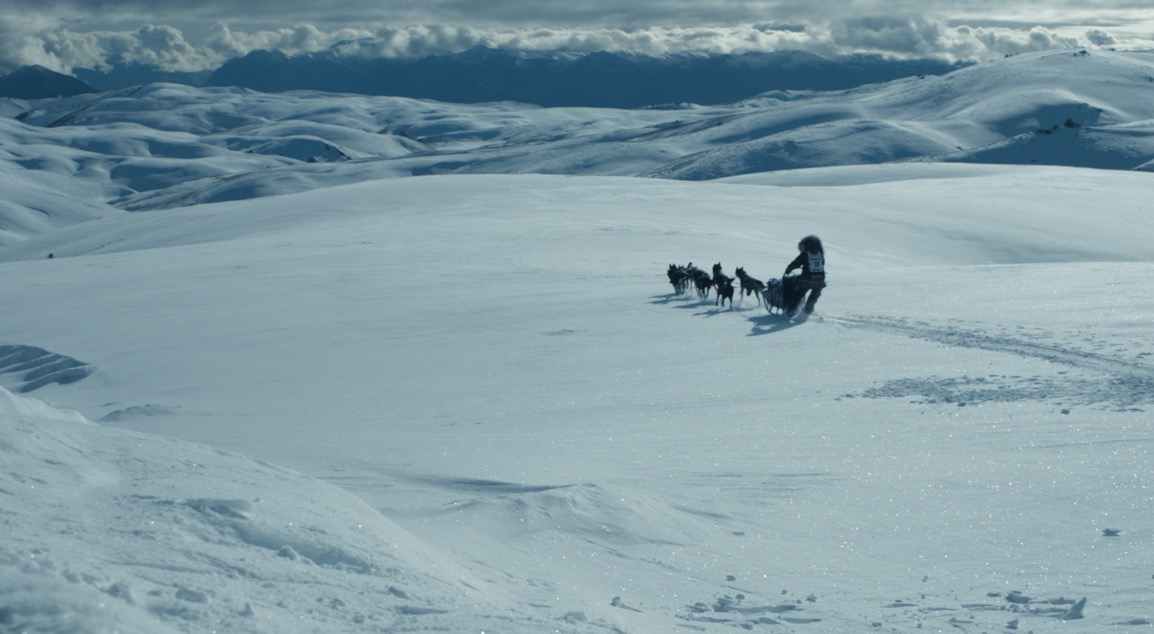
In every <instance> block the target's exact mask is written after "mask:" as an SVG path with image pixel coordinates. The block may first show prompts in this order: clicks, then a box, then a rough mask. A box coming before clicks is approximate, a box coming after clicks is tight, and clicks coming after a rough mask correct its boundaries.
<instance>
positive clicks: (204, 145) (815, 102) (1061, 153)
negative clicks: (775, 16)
mask: <svg viewBox="0 0 1154 634" xmlns="http://www.w3.org/2000/svg"><path fill="white" fill-rule="evenodd" d="M1152 77H1154V61H1152V60H1151V57H1150V56H1149V55H1144V54H1140V53H1114V52H1109V51H1094V52H1086V51H1079V52H1049V53H1038V54H1030V55H1021V56H1018V57H1011V58H1007V59H1004V60H997V61H993V62H988V63H984V64H978V65H975V66H971V67H967V68H964V69H961V70H958V71H954V72H952V73H949V74H947V75H943V76H924V77H915V78H910V79H905V80H899V81H894V82H889V83H885V84H875V85H870V86H864V87H860V88H855V89H851V90H846V91H836V92H809V93H783V92H774V93H767V94H766V95H763V96H762V97H759V98H754V99H751V100H747V101H743V102H739V103H735V104H730V105H719V106H708V107H702V106H693V105H684V106H682V107H678V108H670V109H645V110H612V109H596V108H537V107H530V106H526V105H523V104H516V103H511V102H502V103H491V104H473V105H460V104H447V103H438V102H429V101H418V100H413V99H403V98H392V97H366V96H353V95H344V96H341V97H340V98H339V99H337V100H334V98H333V96H332V95H331V94H330V93H321V92H293V93H287V94H283V95H269V94H261V93H256V92H252V91H249V90H243V89H237V88H191V87H188V86H180V85H175V84H152V85H148V86H140V87H135V88H131V89H125V90H122V91H117V92H110V93H101V94H97V95H81V96H76V97H70V98H67V99H56V100H39V101H33V102H24V103H27V104H28V107H27V109H25V110H21V111H16V113H15V114H14V115H13V116H15V117H16V118H17V119H19V121H20V122H22V124H20V123H17V122H15V121H0V123H2V124H3V125H2V126H0V135H3V138H4V139H5V140H7V141H8V142H7V143H5V146H6V149H5V154H6V155H7V156H6V157H5V158H7V161H8V163H9V164H10V165H11V166H12V167H9V168H8V169H18V170H26V169H33V170H36V171H43V172H47V173H50V174H54V175H60V176H65V177H68V178H69V179H78V180H79V181H80V182H83V183H85V185H86V186H88V187H90V188H93V189H95V190H98V191H101V192H103V195H102V196H100V198H102V199H103V200H105V201H107V202H108V203H109V204H111V205H112V206H114V207H116V208H120V209H128V210H132V211H143V210H148V209H158V208H171V207H175V206H183V205H191V204H202V203H209V202H221V201H228V200H241V199H248V198H252V197H256V196H266V195H272V194H274V193H289V192H299V191H306V190H310V189H316V188H322V187H326V186H330V185H337V184H344V183H351V182H360V181H364V180H371V179H380V178H395V177H399V176H410V175H427V174H450V173H485V174H512V173H548V174H586V175H591V174H595V175H613V176H656V177H662V178H675V179H684V180H708V179H716V178H724V177H730V176H735V175H740V174H753V173H761V172H767V171H775V170H795V169H800V168H809V167H828V166H837V165H866V164H881V163H891V162H908V161H951V162H968V163H985V164H991V163H997V164H1015V165H1030V164H1044V165H1067V166H1076V167H1100V168H1108V169H1121V170H1133V169H1145V168H1146V167H1147V165H1148V164H1149V163H1150V161H1152V160H1154V135H1152V131H1154V128H1152V127H1151V124H1150V122H1151V121H1154V107H1152V106H1151V105H1150V103H1151V102H1150V100H1149V99H1148V98H1147V97H1148V91H1149V86H1150V83H1151V78H1152ZM269 179H273V180H272V181H271V182H272V183H274V184H271V185H270V184H268V182H269ZM18 202H19V201H18ZM89 204H91V203H89ZM25 205H27V203H23V204H22V205H21V208H23V207H24V206H25ZM110 211H112V210H110ZM11 213H15V212H6V216H7V215H8V214H11ZM49 213H50V214H51V215H53V216H54V217H55V216H57V212H56V211H55V209H53V210H51V211H49ZM60 222H61V220H58V221H56V224H59V223H60ZM8 224H11V220H9V221H7V222H5V225H8ZM25 224H27V223H25ZM9 231H14V232H17V235H19V236H24V235H29V234H33V233H38V232H40V231H43V227H38V226H21V227H20V228H19V229H18V230H14V229H9Z"/></svg>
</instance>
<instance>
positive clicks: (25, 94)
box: [0, 66, 100, 99]
mask: <svg viewBox="0 0 1154 634" xmlns="http://www.w3.org/2000/svg"><path fill="white" fill-rule="evenodd" d="M90 92H100V91H99V90H98V89H96V88H93V87H92V86H91V85H89V84H87V83H85V82H83V81H81V80H79V79H77V78H75V77H70V76H68V75H62V74H60V73H57V72H54V71H51V70H48V69H47V68H44V67H43V66H25V67H23V68H20V69H17V70H16V72H14V73H12V74H11V75H7V76H4V77H0V97H9V98H13V99H51V98H54V97H72V96H74V95H83V94H85V93H90Z"/></svg>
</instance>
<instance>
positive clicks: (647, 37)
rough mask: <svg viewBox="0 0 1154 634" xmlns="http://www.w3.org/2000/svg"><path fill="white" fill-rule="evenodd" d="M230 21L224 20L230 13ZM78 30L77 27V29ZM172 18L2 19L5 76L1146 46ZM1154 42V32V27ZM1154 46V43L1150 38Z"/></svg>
mask: <svg viewBox="0 0 1154 634" xmlns="http://www.w3.org/2000/svg"><path fill="white" fill-rule="evenodd" d="M222 17H224V16H222ZM77 26H78V25H77ZM196 30H198V29H196V28H193V27H192V26H191V25H188V26H186V27H185V28H182V27H181V26H180V25H178V24H177V23H176V22H173V23H167V24H165V23H156V24H145V25H143V26H138V27H135V28H132V29H130V30H117V29H114V28H109V29H104V30H84V31H82V30H79V28H76V26H72V25H71V24H70V23H67V22H64V23H61V22H58V21H55V20H53V19H50V18H44V17H41V18H39V19H23V18H21V17H20V14H19V13H16V14H14V15H9V16H5V17H0V73H9V72H12V71H13V70H15V69H17V68H20V67H22V66H27V65H39V66H43V67H45V68H48V69H51V70H54V71H57V72H62V73H67V74H71V73H74V72H75V71H76V70H77V69H93V70H99V71H107V70H109V69H111V68H114V67H118V66H124V65H144V66H149V67H153V68H156V69H159V70H162V71H166V72H183V73H190V72H203V71H207V70H210V69H213V68H216V67H219V66H220V65H222V64H224V63H225V62H227V61H228V60H230V59H234V58H237V57H241V56H244V55H245V54H247V53H250V52H252V51H256V50H267V51H277V52H281V53H284V54H286V55H289V56H292V55H297V54H301V53H314V52H318V51H325V50H335V51H338V52H339V53H340V54H342V55H346V56H349V57H352V58H363V59H371V58H421V57H426V56H430V55H441V54H451V53H458V52H461V51H465V50H468V49H471V48H474V47H478V46H483V47H488V48H500V49H517V50H523V51H559V52H569V53H588V52H600V51H605V52H620V53H636V54H641V55H649V56H663V55H668V54H675V53H691V54H703V55H718V54H742V53H748V52H772V51H805V52H810V53H815V54H818V55H823V56H838V55H846V54H857V53H866V54H879V55H885V56H890V57H895V58H931V59H938V60H942V61H946V62H970V61H979V60H986V59H992V58H997V57H1003V56H1005V55H1012V54H1020V53H1025V52H1032V51H1045V50H1054V49H1072V48H1081V47H1117V48H1141V47H1142V44H1143V42H1141V41H1140V40H1137V39H1124V38H1122V37H1119V36H1117V35H1114V34H1113V33H1112V32H1111V31H1110V30H1109V29H1108V28H1098V27H1094V28H1084V29H1080V30H1078V31H1076V32H1073V31H1071V29H1069V28H1066V27H1059V26H1057V25H1055V26H1025V25H1023V24H1016V23H1015V24H985V25H974V24H967V23H962V22H958V21H957V20H949V19H942V18H931V17H925V16H922V15H915V14H907V15H903V16H889V17H878V16H853V15H846V16H844V17H840V18H836V19H830V20H822V21H815V20H807V21H791V20H783V21H759V22H750V23H746V24H733V25H721V26H711V25H696V26H668V25H666V26H645V27H586V26H553V27H533V26H522V25H498V26H450V25H446V24H423V25H408V26H392V25H383V24H376V25H374V24H369V23H363V24H362V25H358V26H345V25H337V24H330V23H320V22H318V23H310V22H298V23H295V24H293V25H292V26H279V27H263V26H253V27H246V28H240V27H238V26H230V23H227V22H218V23H215V24H213V25H211V26H210V27H207V28H206V29H204V32H203V35H201V36H199V37H195V36H194V35H193V32H194V31H196ZM1149 37H1152V38H1154V31H1151V32H1150V35H1149ZM1145 44H1146V45H1147V46H1148V47H1151V48H1154V43H1152V42H1149V41H1148V42H1146V43H1145Z"/></svg>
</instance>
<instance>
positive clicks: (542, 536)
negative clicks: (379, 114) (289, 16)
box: [0, 57, 1154, 634]
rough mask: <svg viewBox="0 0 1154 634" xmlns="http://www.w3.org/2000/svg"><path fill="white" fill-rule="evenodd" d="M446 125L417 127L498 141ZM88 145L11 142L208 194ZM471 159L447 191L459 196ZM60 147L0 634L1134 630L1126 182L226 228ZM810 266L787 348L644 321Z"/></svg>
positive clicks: (561, 200) (907, 172)
mask: <svg viewBox="0 0 1154 634" xmlns="http://www.w3.org/2000/svg"><path fill="white" fill-rule="evenodd" d="M1072 59H1076V60H1077V61H1078V62H1082V61H1087V60H1085V59H1083V58H1082V57H1078V58H1072ZM160 89H162V90H167V89H163V88H160ZM147 90H158V88H155V87H154V88H149V89H147ZM182 90H183V89H182ZM238 94H239V93H238ZM260 98H261V99H262V100H265V101H266V102H267V103H266V105H265V106H263V107H266V108H269V109H276V108H282V109H283V111H284V112H285V113H292V112H296V111H298V109H302V108H303V106H302V103H301V102H300V100H299V99H300V97H299V96H293V95H289V96H284V97H283V99H284V101H283V102H279V103H278V101H277V98H273V97H269V96H261V97H260ZM1102 99H1104V100H1106V99H1110V100H1111V101H1112V102H1117V103H1121V100H1120V99H1119V100H1113V99H1112V98H1110V95H1108V94H1103V96H1102ZM359 103H363V102H360V101H359V100H358V99H357V98H350V100H345V99H343V98H342V99H339V100H336V99H330V104H331V106H332V107H333V108H334V109H337V110H343V109H346V108H356V107H358V104H359ZM127 104H128V102H125V104H123V105H127ZM415 105H420V104H417V103H416V102H414V103H413V104H410V106H415ZM136 106H137V107H138V108H139V109H140V111H141V112H142V113H144V114H142V115H141V117H142V118H147V117H151V118H155V119H156V120H166V119H165V116H166V113H167V116H168V117H169V119H167V120H168V121H170V123H168V124H165V125H164V126H158V127H156V128H153V129H160V127H165V128H169V129H173V130H176V129H178V128H181V127H182V126H185V127H186V123H182V122H185V121H187V119H186V118H184V116H183V115H180V114H179V110H180V109H179V108H170V109H168V110H167V111H165V112H157V111H154V110H152V109H151V108H152V102H151V101H149V100H147V99H142V100H141V101H140V102H138V103H137V104H136ZM234 107H235V108H236V110H235V112H233V113H232V114H231V115H230V114H229V108H234ZM428 107H429V108H430V110H435V109H436V108H438V107H439V106H436V105H429V106H428ZM408 108H409V107H408V106H406V108H405V112H410V113H412V112H413V111H412V110H410V109H408ZM500 108H504V109H506V110H507V113H508V114H507V116H509V117H514V118H515V117H520V116H525V117H538V118H550V117H556V118H557V119H558V120H566V121H573V120H575V119H570V117H571V116H572V115H573V114H574V112H573V111H566V112H550V111H547V110H537V109H534V110H527V111H524V112H522V111H521V110H519V109H518V108H516V107H514V106H512V105H503V106H500ZM96 110H97V109H96V108H90V109H89V110H88V111H89V112H95V111H96ZM209 112H211V115H210V114H208V113H209ZM482 112H491V111H487V110H485V109H484V108H480V107H479V109H478V110H462V111H458V113H457V117H458V123H455V124H454V126H456V127H457V128H458V129H472V130H480V129H482V128H486V127H488V128H489V129H493V130H496V131H497V132H498V134H499V135H503V136H505V137H508V136H510V135H513V134H515V133H518V132H517V130H515V126H514V125H513V124H511V123H509V122H504V123H497V122H487V121H486V120H485V118H484V117H483V116H482V115H481V114H478V113H482ZM589 114H590V115H591V116H592V113H589ZM685 114H686V113H684V112H683V113H681V115H680V116H685ZM210 116H211V117H228V116H232V117H235V118H237V119H243V120H245V121H248V123H246V124H245V125H251V123H252V122H251V120H250V117H251V116H252V111H251V110H249V109H248V107H247V106H242V105H237V104H221V105H220V106H219V109H217V110H213V108H212V107H211V106H207V105H206V106H205V107H204V109H203V110H202V111H201V114H200V115H198V117H200V118H201V119H202V120H204V119H205V118H208V117H210ZM290 116H291V115H290ZM502 116H505V115H502ZM611 116H617V117H620V120H621V121H626V120H632V117H634V116H648V115H645V114H641V113H625V112H621V113H614V114H613V115H611ZM591 121H593V122H594V123H593V125H605V126H606V127H609V124H608V123H606V122H603V121H600V120H599V119H597V118H596V117H593V118H592V119H591ZM11 123H13V129H17V130H19V132H20V134H25V135H29V136H30V137H32V136H34V132H35V130H36V128H35V127H33V126H29V125H27V124H18V123H17V122H11ZM104 125H105V124H102V123H96V122H88V123H84V124H83V125H81V126H80V127H79V128H77V129H76V130H73V131H68V129H67V128H64V131H63V132H61V128H59V127H57V128H45V129H44V137H43V138H44V139H49V140H51V139H57V140H59V139H60V138H67V139H73V140H76V139H81V138H84V137H86V136H89V135H90V134H91V135H96V136H99V135H108V136H107V138H108V139H109V140H116V141H117V142H118V143H120V144H121V147H136V148H138V149H143V150H145V152H144V153H142V154H140V156H141V157H144V158H145V159H146V160H148V156H154V155H158V154H162V153H166V154H167V158H168V160H173V161H177V162H182V163H184V162H187V163H193V164H196V165H199V164H201V163H203V164H205V165H208V166H219V165H222V163H221V162H220V156H221V155H217V154H213V153H195V152H193V153H187V154H180V153H179V152H177V151H176V150H174V149H173V148H172V146H169V145H165V144H162V143H160V142H159V141H158V140H157V139H158V137H156V136H154V135H153V133H148V134H144V135H142V136H140V137H135V136H134V134H135V132H133V130H135V129H136V128H134V127H133V126H126V127H123V128H121V129H120V132H122V133H123V138H115V135H111V132H109V131H108V130H105V129H104V128H103V127H102V126H104ZM133 125H137V124H133ZM565 125H568V124H565ZM21 126H23V127H21ZM209 128H211V129H212V130H217V132H213V133H214V134H222V133H221V132H219V128H217V127H215V126H209ZM309 129H310V130H311V131H316V130H319V129H320V128H315V127H314V128H309ZM285 130H287V132H286V133H287V134H289V135H290V136H296V135H297V133H298V132H301V130H299V129H289V128H285ZM1079 130H1085V128H1080V129H1079ZM180 134H190V133H189V132H188V131H187V130H185V131H182V132H180ZM200 134H201V133H199V132H198V133H196V134H194V135H193V136H194V137H197V138H200V137H199V136H198V135H200ZM306 136H307V135H306ZM134 138H135V139H137V141H133V139H134ZM268 138H269V139H273V140H275V138H276V135H275V134H274V135H270V136H269V137H268ZM318 138H319V137H318ZM478 141H479V139H477V138H473V139H472V140H465V139H458V140H454V141H452V142H451V143H459V144H460V145H458V146H455V147H454V148H453V152H455V153H456V155H458V156H462V157H469V159H470V160H476V161H477V163H476V165H480V164H481V163H482V162H483V161H484V160H488V158H489V157H491V156H492V155H491V154H490V148H489V147H488V146H487V145H486V144H485V142H484V141H480V142H478ZM229 142H230V143H231V142H235V137H232V140H231V141H229ZM472 143H476V144H475V145H473V146H472V147H467V146H468V145H469V144H472ZM73 144H74V141H68V142H67V143H64V144H61V145H56V146H53V144H52V143H46V144H44V145H43V146H42V151H41V152H40V154H41V155H42V157H43V158H44V159H45V160H48V159H51V161H49V163H46V165H47V164H51V165H52V166H54V167H51V168H48V169H36V168H29V167H23V168H21V169H25V170H28V171H29V172H30V173H33V172H34V173H37V174H38V175H41V176H43V177H45V178H52V179H59V178H64V177H65V176H67V178H66V179H64V180H60V181H58V182H62V183H63V182H72V183H74V184H75V186H76V187H78V188H79V189H77V190H72V192H73V193H69V190H65V191H63V192H61V194H60V195H61V196H62V198H61V200H65V201H71V202H70V203H69V204H72V205H75V206H76V208H77V209H81V210H84V209H88V208H89V207H94V208H95V210H96V211H95V212H93V214H92V216H91V217H90V218H87V219H85V218H75V219H74V220H72V221H69V222H60V223H59V224H58V225H55V226H52V227H51V228H39V229H37V230H36V231H32V232H25V233H23V234H21V235H20V236H19V238H18V239H14V240H13V241H12V243H10V244H7V245H6V246H4V247H3V248H2V249H0V296H2V297H4V298H5V302H4V309H3V310H0V386H2V387H3V389H2V390H0V454H2V455H3V460H2V461H0V525H2V526H3V532H4V535H5V538H4V540H0V631H12V632H26V631H51V632H104V631H125V632H158V631H187V632H210V631H226V632H364V631H369V632H372V631H379V632H434V631H451V632H478V631H486V632H488V631H502V632H542V631H560V632H636V633H648V632H662V633H663V632H730V631H734V630H752V631H765V632H857V631H871V632H873V631H878V632H915V631H951V632H966V633H973V634H977V633H980V632H993V631H1003V630H1009V631H1015V630H1017V631H1025V632H1038V633H1042V632H1063V633H1066V632H1096V631H1142V630H1145V629H1148V628H1149V627H1150V626H1151V624H1152V623H1154V610H1152V608H1151V601H1150V589H1151V584H1152V583H1154V581H1152V578H1154V570H1151V568H1150V565H1149V562H1150V561H1151V560H1152V559H1154V550H1152V548H1154V547H1152V544H1154V540H1152V539H1151V531H1152V526H1151V515H1150V510H1149V509H1150V508H1151V503H1152V502H1154V499H1152V493H1151V492H1152V491H1154V475H1152V474H1151V471H1150V469H1149V467H1148V465H1149V464H1150V458H1151V456H1150V454H1149V448H1150V447H1151V442H1152V441H1154V434H1152V432H1151V430H1150V427H1149V413H1148V412H1149V410H1150V408H1151V407H1152V401H1154V361H1152V360H1151V359H1152V357H1154V344H1151V341H1152V339H1151V337H1150V331H1151V325H1152V319H1154V318H1152V317H1151V315H1152V314H1154V291H1151V289H1150V285H1149V283H1148V281H1149V279H1150V276H1151V274H1152V273H1154V263H1152V261H1151V257H1150V248H1149V245H1150V243H1151V238H1152V237H1154V229H1152V228H1154V217H1152V216H1151V208H1150V204H1149V202H1148V201H1149V198H1150V197H1149V192H1150V189H1151V183H1152V181H1151V178H1154V176H1152V175H1151V174H1149V173H1147V172H1143V171H1122V170H1105V169H1086V168H1070V167H1048V166H1015V165H994V164H959V163H942V162H920V161H919V162H900V163H892V164H884V165H849V166H842V167H828V168H821V169H799V170H790V171H778V172H769V173H757V174H743V175H731V176H729V177H727V178H721V179H717V180H713V181H710V182H700V181H685V180H664V179H647V178H627V177H620V176H604V175H599V174H598V172H597V170H591V173H589V172H583V171H582V170H580V169H576V168H574V170H573V171H572V173H570V174H568V175H541V174H443V175H425V176H416V177H399V176H401V174H400V172H394V173H387V174H385V176H386V177H384V178H382V177H380V176H381V174H380V173H377V174H376V175H375V176H374V175H372V174H370V173H369V172H367V171H365V172H355V173H358V174H360V176H358V177H356V178H350V174H353V173H354V172H349V171H342V169H335V170H332V171H331V172H326V171H325V167H326V166H330V167H331V166H333V165H337V164H318V163H312V164H309V163H305V162H303V161H300V160H299V158H288V157H281V159H278V162H277V164H276V165H273V166H271V167H268V168H260V169H255V170H245V169H241V170H237V171H236V172H235V173H230V174H231V175H230V177H229V178H235V179H236V180H238V181H240V180H243V182H245V183H247V185H246V187H243V188H237V189H235V190H233V198H234V199H233V200H228V201H223V202H218V203H215V204H194V205H188V206H181V205H179V204H178V203H177V202H176V201H177V200H178V197H172V198H170V199H168V202H167V203H166V204H165V205H160V206H158V207H157V208H153V209H152V210H151V211H146V212H140V213H126V212H123V211H119V210H117V209H116V208H114V207H112V206H111V205H101V204H100V203H99V200H100V199H99V196H98V195H97V194H95V193H94V192H96V191H106V190H104V188H105V187H107V185H108V182H109V181H107V179H106V176H105V172H103V171H102V169H103V168H101V169H86V170H77V169H75V168H74V167H73V165H78V164H71V165H70V164H64V163H66V162H67V161H69V160H73V159H75V158H76V157H78V156H81V154H79V153H77V152H78V151H79V150H78V149H77V148H72V145H73ZM194 145H195V143H194ZM605 145H606V147H605V148H603V149H604V150H605V151H606V152H609V153H613V152H616V149H615V147H616V142H613V141H608V142H606V143H605ZM623 145H624V144H623ZM66 146H67V147H66ZM592 146H593V144H590V147H592ZM540 147H542V148H544V147H545V145H544V144H541V145H540ZM52 148H55V149H52ZM69 148H71V149H69ZM166 148H167V149H166ZM185 149H187V147H186V148H185ZM5 151H6V152H16V151H19V152H25V153H26V156H25V159H31V158H33V155H34V154H35V152H34V151H33V150H28V149H24V147H23V146H21V148H18V149H16V150H13V149H12V148H10V147H9V146H7V145H6V146H5ZM182 151H183V150H182ZM418 153H420V151H418ZM562 155H563V153H560V152H559V153H558V154H557V155H556V156H558V157H560V156H562ZM85 156H87V155H85ZM262 156H263V158H262V157H254V158H252V159H251V160H255V161H264V160H269V158H270V157H268V156H267V155H262ZM242 158H243V157H242ZM22 160H24V159H22ZM106 160H107V159H105V158H101V159H98V160H96V161H95V162H94V164H100V165H105V166H107V165H108V164H109V163H104V161H106ZM230 160H231V159H230ZM246 160H249V159H246ZM117 161H120V159H116V160H113V161H111V162H113V163H115V162H117ZM389 162H390V161H385V160H380V161H362V162H360V163H359V164H360V165H362V166H364V165H370V164H377V165H384V164H387V163H389ZM357 164H358V162H357V161H356V160H354V161H345V162H342V163H340V164H339V165H340V166H352V165H357ZM190 169H191V167H190ZM386 171H387V170H386ZM40 172H43V174H40ZM14 174H15V175H14ZM19 174H21V173H20V172H9V173H8V175H6V176H4V177H3V178H0V187H4V188H7V189H6V191H15V192H18V191H26V190H23V189H21V188H23V187H26V183H28V182H29V181H27V180H26V179H24V178H22V176H20V175H19ZM226 180H228V179H227V178H221V179H215V178H210V179H207V180H198V181H189V182H187V183H182V184H181V185H179V186H178V187H179V188H181V189H180V191H182V192H183V193H184V194H187V196H188V198H186V200H189V201H197V200H224V199H223V198H216V195H217V194H216V192H219V191H220V190H217V189H215V188H216V187H217V186H218V185H219V183H220V182H224V181H226ZM165 189H168V188H165ZM31 191H35V192H38V194H37V195H46V194H44V192H50V191H53V190H52V189H50V188H48V187H42V186H37V189H33V190H31ZM162 191H164V190H157V192H158V193H159V192H162ZM169 191H170V192H171V191H175V190H169ZM77 192H78V193H77ZM159 207H167V208H159ZM810 232H816V233H818V234H819V235H821V236H822V238H823V239H824V241H825V244H826V248H827V255H828V260H829V266H830V271H831V273H830V287H829V289H828V290H827V291H826V294H825V296H823V298H822V299H821V301H820V302H819V303H818V312H817V313H816V314H815V315H814V316H813V317H812V318H811V319H809V320H808V321H804V322H800V321H793V320H789V319H787V318H784V317H781V316H776V315H771V314H769V313H768V312H767V311H766V309H765V308H764V307H761V306H758V305H756V303H755V302H754V300H753V298H749V297H742V298H738V299H737V300H736V301H735V303H734V305H733V306H718V305H716V304H715V300H714V298H713V297H712V296H710V297H709V298H707V299H704V300H701V299H698V298H696V297H693V296H686V295H678V294H675V293H674V292H673V289H672V288H671V287H670V286H669V284H668V283H667V281H666V277H665V269H666V267H667V266H668V264H670V263H679V264H684V263H687V262H689V261H693V262H695V263H696V264H698V265H699V266H702V267H705V268H708V267H709V266H710V265H712V264H713V263H715V262H721V263H722V264H723V268H724V269H725V270H726V272H728V273H730V274H732V272H733V270H734V269H735V268H736V267H738V266H742V267H744V268H746V270H748V271H749V272H750V273H751V274H752V275H754V276H756V277H759V278H761V279H765V278H769V277H777V276H780V274H781V272H782V269H783V268H784V266H785V264H786V263H787V262H788V261H789V260H790V259H791V258H792V257H793V255H794V254H795V253H796V249H795V246H794V245H795V244H796V242H797V240H798V238H800V237H801V236H803V235H805V234H807V233H810ZM49 254H52V256H53V257H52V258H49V257H48V255H49Z"/></svg>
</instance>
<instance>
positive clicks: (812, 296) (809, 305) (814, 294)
mask: <svg viewBox="0 0 1154 634" xmlns="http://www.w3.org/2000/svg"><path fill="white" fill-rule="evenodd" d="M819 297H821V289H820V288H815V289H813V290H812V291H810V292H809V299H808V300H806V302H805V314H807V315H808V314H810V313H812V312H813V305H814V304H816V303H817V298H819Z"/></svg>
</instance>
